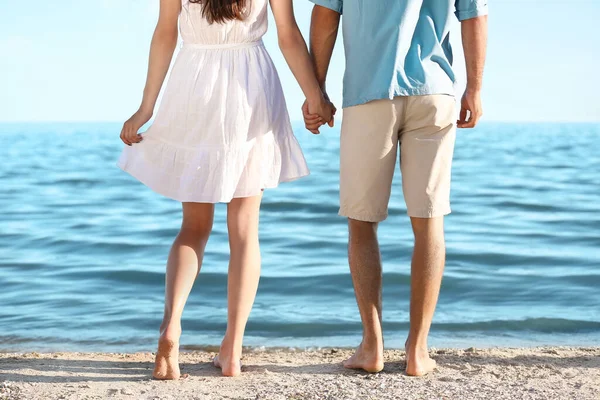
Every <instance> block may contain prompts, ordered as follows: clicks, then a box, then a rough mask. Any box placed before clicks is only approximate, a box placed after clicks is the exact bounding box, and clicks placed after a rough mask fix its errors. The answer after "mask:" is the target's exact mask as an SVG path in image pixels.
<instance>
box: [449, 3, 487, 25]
mask: <svg viewBox="0 0 600 400" xmlns="http://www.w3.org/2000/svg"><path fill="white" fill-rule="evenodd" d="M487 3H488V2H487V0H456V3H455V6H456V12H455V14H456V16H457V17H458V19H459V20H460V21H464V20H466V19H471V18H477V17H481V16H483V15H487V14H488V4H487Z"/></svg>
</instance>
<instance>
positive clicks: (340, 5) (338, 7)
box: [310, 0, 344, 14]
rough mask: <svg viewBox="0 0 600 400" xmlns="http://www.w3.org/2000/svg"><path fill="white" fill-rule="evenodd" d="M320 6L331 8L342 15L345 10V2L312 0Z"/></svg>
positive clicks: (341, 0)
mask: <svg viewBox="0 0 600 400" xmlns="http://www.w3.org/2000/svg"><path fill="white" fill-rule="evenodd" d="M310 1H311V2H313V3H315V4H316V5H318V6H322V7H326V8H329V9H330V10H333V11H335V12H338V13H340V14H342V12H343V9H344V0H310Z"/></svg>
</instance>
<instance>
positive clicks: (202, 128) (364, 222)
mask: <svg viewBox="0 0 600 400" xmlns="http://www.w3.org/2000/svg"><path fill="white" fill-rule="evenodd" d="M310 1H312V2H313V3H315V7H314V9H313V14H312V22H311V31H310V53H309V51H308V49H307V46H306V43H305V41H304V38H303V37H302V34H301V33H300V30H299V29H298V26H297V23H296V20H295V17H294V11H293V4H292V0H160V17H159V20H158V24H157V27H156V30H155V33H154V36H153V39H152V45H151V50H150V61H149V68H148V75H147V81H146V86H145V89H144V95H143V99H142V103H141V106H140V108H139V109H138V111H137V112H136V113H135V114H134V115H133V116H132V117H131V118H130V119H129V120H128V121H127V122H125V124H124V126H123V129H122V131H121V139H122V140H123V142H124V143H125V144H126V145H127V146H126V147H125V149H124V150H123V153H122V154H121V157H120V159H119V162H118V165H119V167H120V168H121V169H123V170H124V171H126V172H128V173H129V174H131V175H132V176H133V177H135V178H136V179H138V180H139V181H141V182H142V183H144V184H146V185H147V186H149V187H150V188H151V189H153V190H154V191H156V192H157V193H159V194H161V195H164V196H167V197H169V198H172V199H175V200H177V201H179V202H181V203H182V207H183V221H182V226H181V230H180V232H179V234H178V235H177V238H176V239H175V242H174V243H173V246H172V248H171V251H170V254H169V257H168V262H167V271H166V290H165V308H164V317H163V322H162V325H161V326H160V338H159V340H158V351H157V353H156V365H155V369H154V373H153V376H154V377H155V378H156V379H179V378H180V371H179V365H178V354H179V338H180V335H181V316H182V313H183V308H184V305H185V303H186V301H187V297H188V295H189V293H190V291H191V289H192V285H193V283H194V280H195V279H196V277H197V276H198V274H199V272H200V268H201V265H202V260H203V255H204V250H205V247H206V243H207V241H208V238H209V235H210V233H211V230H212V224H213V214H214V205H215V203H227V227H228V234H229V245H230V262H229V272H228V315H227V329H226V332H225V336H224V338H223V341H222V343H221V347H220V351H219V354H218V355H217V357H215V360H214V364H215V366H216V367H218V368H221V370H222V373H223V375H225V376H237V375H239V374H240V372H241V362H240V360H241V357H242V342H243V337H244V330H245V327H246V322H247V320H248V317H249V314H250V311H251V309H252V305H253V302H254V298H255V295H256V291H257V288H258V282H259V277H260V265H261V258H260V249H259V238H258V220H259V209H260V203H261V199H262V193H263V191H264V189H267V188H274V187H276V186H278V184H279V183H280V182H285V181H291V180H295V179H298V178H301V177H303V176H305V175H308V173H309V171H308V167H307V165H306V162H305V159H304V156H303V154H302V150H301V149H300V146H299V144H298V142H297V140H296V138H295V136H294V133H293V131H292V127H291V124H290V120H289V116H288V111H287V108H286V103H285V98H284V95H283V91H282V88H281V84H280V81H279V78H278V76H277V72H276V70H275V67H274V65H273V62H272V61H271V58H270V57H269V54H268V52H267V51H266V49H265V47H264V45H263V43H262V36H263V35H264V34H265V32H266V30H267V14H268V9H267V7H268V5H269V4H270V6H271V9H272V13H273V16H274V20H275V23H276V26H277V33H278V38H279V47H280V49H281V51H282V53H283V55H284V57H285V59H286V61H287V63H288V65H289V67H290V69H291V71H292V72H293V74H294V76H295V77H296V79H297V81H298V83H299V85H300V87H301V89H302V91H303V92H304V95H305V96H306V99H307V100H306V102H305V104H304V106H303V107H302V110H303V115H304V121H305V124H306V128H307V129H308V130H309V131H311V132H313V133H319V128H320V127H321V126H322V125H324V124H329V125H330V126H333V119H334V115H335V113H336V109H335V107H334V106H333V104H332V103H331V102H330V101H329V97H328V96H327V94H326V92H325V80H326V75H327V71H328V68H329V63H330V59H331V55H332V52H333V48H334V45H335V42H336V39H337V36H338V29H339V25H340V21H341V22H342V27H343V37H344V47H345V56H346V71H345V76H344V96H343V109H344V115H343V122H342V128H341V146H340V215H341V216H344V217H347V218H348V227H349V245H348V260H349V264H350V271H351V274H352V280H353V284H354V290H355V294H356V300H357V303H358V308H359V310H360V317H361V319H362V323H363V340H362V342H361V343H360V345H359V346H358V348H357V350H356V353H355V354H354V355H353V356H352V357H351V358H350V359H348V360H347V361H345V362H344V366H345V367H347V368H355V369H362V370H365V371H367V372H379V371H381V370H382V369H383V365H384V360H383V334H382V327H381V321H382V304H381V292H382V266H381V255H380V251H379V245H378V241H377V226H378V223H379V222H381V221H383V220H384V219H385V218H386V217H387V209H388V202H389V198H390V191H391V184H392V177H393V174H394V170H395V168H396V159H397V155H398V153H400V169H401V173H402V187H403V192H404V198H405V200H406V206H407V212H408V215H409V217H410V221H411V224H412V228H413V232H414V237H415V245H414V253H413V258H412V267H411V299H410V330H409V332H408V338H407V340H406V357H407V360H406V361H407V367H406V372H407V374H409V375H415V376H418V375H424V374H426V373H428V372H430V371H432V370H433V369H434V368H435V361H434V360H432V359H431V358H429V355H428V348H427V338H428V335H429V329H430V326H431V321H432V318H433V314H434V310H435V307H436V304H437V299H438V294H439V290H440V285H441V281H442V275H443V270H444V264H445V243H444V226H443V221H444V216H445V215H447V214H449V213H450V178H451V164H452V156H453V151H454V142H455V135H456V128H457V127H458V128H472V127H474V126H475V125H476V124H477V122H478V120H479V118H480V116H481V114H482V108H481V96H480V94H481V87H482V77H483V66H484V61H485V53H486V43H487V0H406V1H382V0H310ZM454 15H456V16H457V17H458V19H459V20H460V21H461V25H462V42H463V47H464V53H465V62H466V68H467V87H466V91H465V93H464V95H463V97H462V100H461V107H460V113H458V120H457V112H456V101H455V97H454V91H455V88H454V84H455V82H456V78H455V73H454V71H453V69H452V63H453V56H452V48H451V45H450V31H451V23H452V18H453V16H454ZM180 36H181V39H182V41H183V45H182V47H181V49H180V51H179V54H178V56H177V58H176V61H175V62H174V64H173V67H172V72H171V75H170V78H169V81H168V84H167V85H166V88H165V91H164V95H163V99H162V102H161V105H160V107H159V108H158V111H157V114H156V116H155V119H154V122H153V124H152V125H151V127H150V128H149V129H148V130H147V131H146V132H144V133H143V134H139V133H138V131H139V130H140V129H141V127H142V126H143V125H144V124H146V123H147V122H148V121H149V120H150V119H151V118H152V116H153V113H154V108H155V104H156V101H157V98H158V95H159V92H160V90H161V87H162V85H163V82H164V80H165V78H166V76H167V72H168V70H169V66H170V65H171V61H172V58H173V54H174V51H175V48H176V46H177V43H178V38H179V37H180ZM398 149H399V150H398Z"/></svg>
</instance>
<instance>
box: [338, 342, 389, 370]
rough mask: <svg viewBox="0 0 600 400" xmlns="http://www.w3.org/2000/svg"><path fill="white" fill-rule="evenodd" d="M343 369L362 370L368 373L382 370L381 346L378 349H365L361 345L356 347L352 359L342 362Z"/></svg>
mask: <svg viewBox="0 0 600 400" xmlns="http://www.w3.org/2000/svg"><path fill="white" fill-rule="evenodd" d="M343 365H344V368H348V369H362V370H364V371H367V372H370V373H376V372H380V371H381V370H383V346H382V348H380V349H377V348H375V349H373V350H370V349H367V348H366V347H365V346H364V345H363V343H361V344H360V346H358V349H356V352H355V353H354V355H353V356H352V357H350V358H349V359H347V360H346V361H344V363H343Z"/></svg>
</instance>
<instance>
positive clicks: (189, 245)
mask: <svg viewBox="0 0 600 400" xmlns="http://www.w3.org/2000/svg"><path fill="white" fill-rule="evenodd" d="M213 215H214V204H205V203H183V222H182V224H181V231H180V232H179V234H178V235H177V238H176V239H175V242H174V243H173V246H172V247H171V252H170V253H169V260H168V262H167V274H166V285H165V286H166V287H165V314H164V317H163V322H162V324H161V326H160V339H159V340H158V352H157V353H156V365H155V368H154V373H153V374H152V375H153V376H154V378H156V379H179V377H180V372H179V360H178V358H179V337H180V336H181V315H182V313H183V307H184V306H185V303H186V301H187V298H188V296H189V294H190V291H191V290H192V286H193V285H194V280H195V279H196V277H197V276H198V273H200V267H201V266H202V258H203V257H204V248H205V247H206V243H207V242H208V237H209V236H210V232H211V230H212V223H213Z"/></svg>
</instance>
